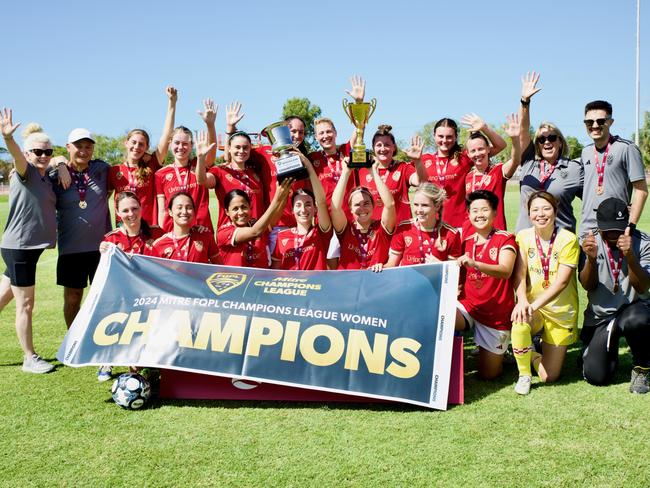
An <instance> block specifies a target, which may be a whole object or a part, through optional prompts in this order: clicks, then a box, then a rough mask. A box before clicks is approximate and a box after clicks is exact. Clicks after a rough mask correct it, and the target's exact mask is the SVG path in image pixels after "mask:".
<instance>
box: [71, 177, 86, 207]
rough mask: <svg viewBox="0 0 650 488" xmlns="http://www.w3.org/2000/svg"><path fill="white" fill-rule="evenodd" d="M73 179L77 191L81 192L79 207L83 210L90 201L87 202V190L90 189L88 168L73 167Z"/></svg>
mask: <svg viewBox="0 0 650 488" xmlns="http://www.w3.org/2000/svg"><path fill="white" fill-rule="evenodd" d="M72 179H73V181H74V185H75V186H76V187H77V193H78V194H79V208H80V209H82V210H83V209H84V208H86V207H87V206H88V202H86V192H87V191H88V183H89V182H90V176H89V175H88V169H85V170H84V171H77V170H75V169H73V170H72Z"/></svg>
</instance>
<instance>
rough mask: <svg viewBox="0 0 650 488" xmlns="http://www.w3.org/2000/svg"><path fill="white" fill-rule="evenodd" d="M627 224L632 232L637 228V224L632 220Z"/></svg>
mask: <svg viewBox="0 0 650 488" xmlns="http://www.w3.org/2000/svg"><path fill="white" fill-rule="evenodd" d="M627 226H628V227H629V228H630V234H631V233H632V232H634V231H635V230H636V224H633V223H632V222H630V223H629V224H627Z"/></svg>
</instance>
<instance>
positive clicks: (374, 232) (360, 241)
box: [332, 158, 397, 271]
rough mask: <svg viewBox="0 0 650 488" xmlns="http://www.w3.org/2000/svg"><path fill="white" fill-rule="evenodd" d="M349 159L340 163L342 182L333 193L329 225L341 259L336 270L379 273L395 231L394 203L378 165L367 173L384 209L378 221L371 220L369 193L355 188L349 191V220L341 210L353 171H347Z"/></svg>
mask: <svg viewBox="0 0 650 488" xmlns="http://www.w3.org/2000/svg"><path fill="white" fill-rule="evenodd" d="M347 163H348V158H344V159H343V161H342V162H341V164H342V172H341V178H340V179H339V181H338V182H337V184H336V187H335V188H334V192H333V193H332V225H333V226H334V230H335V231H336V235H337V236H338V238H339V242H340V243H341V256H340V258H339V263H338V269H366V268H373V269H375V270H377V271H378V270H379V269H378V268H377V267H379V268H381V266H383V264H384V263H385V262H386V260H387V259H388V249H389V247H390V238H391V236H392V235H393V231H394V230H395V220H396V218H397V217H396V211H395V202H394V200H393V195H392V194H391V193H390V190H389V189H388V187H387V186H386V185H385V184H384V182H383V181H382V179H381V177H380V176H379V172H378V170H377V168H378V164H379V163H378V162H376V163H375V164H373V166H372V168H371V169H370V171H371V174H372V176H373V179H374V182H375V186H376V188H377V191H378V192H379V196H380V198H381V201H382V204H383V208H382V211H381V220H373V218H372V214H373V211H374V209H375V200H374V198H373V197H372V193H371V192H370V190H369V189H368V188H366V187H363V186H358V187H356V188H354V189H352V190H351V191H350V196H349V197H348V207H349V209H350V213H351V214H352V219H350V221H348V217H347V216H346V214H345V210H344V209H343V199H344V197H345V193H346V190H347V187H348V180H349V178H350V175H351V174H352V170H351V169H350V168H349V167H348V164H347Z"/></svg>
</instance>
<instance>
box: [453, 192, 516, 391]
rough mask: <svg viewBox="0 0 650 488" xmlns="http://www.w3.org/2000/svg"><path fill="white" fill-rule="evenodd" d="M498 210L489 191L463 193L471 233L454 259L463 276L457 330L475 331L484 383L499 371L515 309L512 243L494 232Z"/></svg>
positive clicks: (502, 233) (500, 232)
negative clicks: (461, 252)
mask: <svg viewBox="0 0 650 488" xmlns="http://www.w3.org/2000/svg"><path fill="white" fill-rule="evenodd" d="M498 206H499V199H498V197H497V196H496V195H495V194H494V193H492V192H491V191H488V190H477V191H474V192H471V193H470V194H469V195H467V211H468V214H469V221H470V222H471V225H472V231H470V232H467V233H466V234H464V235H463V255H462V256H460V257H459V258H458V260H457V261H458V264H459V265H460V266H461V268H464V273H462V276H463V278H461V284H462V286H461V293H460V296H459V297H458V311H457V313H456V329H458V330H464V329H465V328H466V327H467V326H468V325H469V326H470V327H473V328H474V342H475V343H476V345H477V346H479V355H478V374H479V376H480V377H481V378H483V379H493V378H496V377H497V376H499V375H500V374H501V372H502V371H503V353H505V352H506V350H507V348H508V342H509V341H510V329H511V328H512V321H511V319H510V314H511V313H512V309H513V308H514V306H515V296H514V290H513V286H512V279H511V277H512V271H513V269H514V266H515V260H516V257H517V244H516V242H515V236H514V235H512V234H510V233H508V232H506V231H503V230H499V229H497V228H495V226H494V222H495V220H496V217H497V208H498Z"/></svg>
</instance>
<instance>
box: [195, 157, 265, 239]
mask: <svg viewBox="0 0 650 488" xmlns="http://www.w3.org/2000/svg"><path fill="white" fill-rule="evenodd" d="M208 171H209V172H210V173H212V174H213V175H214V177H215V179H216V186H215V188H214V193H215V195H216V196H217V202H218V206H219V216H218V217H217V228H219V227H221V226H222V225H224V224H227V223H228V222H230V219H229V218H228V216H227V215H226V209H225V208H224V207H223V201H224V198H225V196H226V194H227V193H228V192H230V191H232V190H243V191H244V192H246V194H247V195H248V198H250V200H251V217H253V218H254V219H258V218H260V216H261V215H262V214H263V213H264V209H265V201H266V202H268V199H267V198H266V197H265V195H264V192H265V191H266V189H265V188H264V184H263V183H262V178H261V177H260V175H259V174H258V173H257V171H255V170H254V169H253V168H252V167H249V166H247V167H246V169H244V170H243V171H240V170H238V169H233V168H231V167H230V166H213V167H212V168H210V169H209V170H208Z"/></svg>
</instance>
